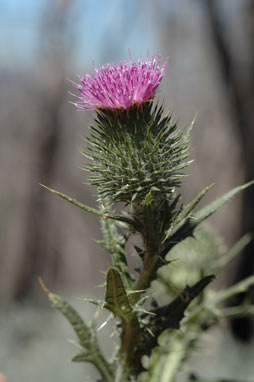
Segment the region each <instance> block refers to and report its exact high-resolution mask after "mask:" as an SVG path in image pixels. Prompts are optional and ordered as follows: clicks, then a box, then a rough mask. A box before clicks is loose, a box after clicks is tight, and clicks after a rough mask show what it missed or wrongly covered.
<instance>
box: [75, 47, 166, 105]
mask: <svg viewBox="0 0 254 382" xmlns="http://www.w3.org/2000/svg"><path fill="white" fill-rule="evenodd" d="M166 66H167V61H166V62H165V63H164V65H163V66H162V67H161V57H160V56H159V55H154V56H152V58H151V59H150V58H149V54H148V55H147V60H146V61H141V60H140V59H139V60H138V62H137V63H136V62H134V61H133V60H132V58H131V55H130V58H129V62H127V61H126V60H125V61H124V62H120V65H118V66H116V65H115V64H113V63H112V64H106V65H103V66H101V67H98V68H97V67H96V66H95V65H94V71H95V73H94V74H91V75H90V74H88V73H85V75H84V76H78V77H79V80H80V82H81V84H78V83H76V82H73V81H71V82H72V84H73V85H74V86H75V87H76V88H77V89H78V90H79V92H80V95H75V94H72V93H70V94H71V95H73V96H74V97H76V98H77V99H78V101H77V102H72V103H73V104H74V105H75V106H76V107H77V108H78V109H125V110H127V109H129V108H130V107H131V106H133V105H138V106H139V105H141V104H142V103H143V102H145V101H148V100H150V99H151V98H152V97H153V96H154V94H155V91H156V89H157V87H158V86H159V84H160V82H161V80H162V78H163V76H164V74H165V71H166Z"/></svg>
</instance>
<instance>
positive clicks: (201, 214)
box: [167, 181, 254, 252]
mask: <svg viewBox="0 0 254 382" xmlns="http://www.w3.org/2000/svg"><path fill="white" fill-rule="evenodd" d="M252 185H254V181H251V182H249V183H246V184H244V185H242V186H238V187H235V188H233V189H232V190H230V191H229V192H227V193H226V194H224V195H223V196H221V197H219V198H217V199H216V200H215V201H213V202H212V203H210V204H209V205H207V206H205V207H204V208H202V209H201V210H199V211H198V212H196V213H195V214H194V215H193V217H187V218H185V219H184V220H183V221H181V223H180V224H179V225H178V226H177V227H176V228H175V229H174V230H173V232H171V234H170V235H169V236H168V239H167V242H168V243H170V244H171V245H170V247H167V252H168V251H169V249H170V248H171V247H172V246H173V245H174V244H176V243H178V242H179V241H180V240H183V239H185V238H186V237H188V236H191V235H192V234H193V231H194V229H195V228H196V227H197V226H198V225H199V224H200V223H202V222H203V221H204V220H205V219H207V218H208V217H209V216H211V215H212V214H214V213H215V212H216V211H218V210H219V209H220V208H221V207H222V206H223V205H224V204H225V203H227V202H228V201H229V200H230V199H232V198H233V197H234V196H235V195H237V194H238V193H239V192H240V191H243V190H244V189H245V188H247V187H250V186H252Z"/></svg>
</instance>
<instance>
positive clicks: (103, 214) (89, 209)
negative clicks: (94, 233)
mask: <svg viewBox="0 0 254 382" xmlns="http://www.w3.org/2000/svg"><path fill="white" fill-rule="evenodd" d="M41 186H42V187H44V188H46V190H49V191H51V192H52V193H53V194H56V195H57V196H60V198H62V199H64V200H66V201H67V202H69V203H71V204H73V205H74V206H76V207H78V208H81V209H82V210H84V211H86V212H90V213H91V214H94V215H97V216H100V217H101V218H104V219H113V220H119V221H122V222H124V223H128V224H133V221H132V219H130V218H128V217H126V216H118V215H110V214H108V213H106V212H103V211H99V210H97V209H95V208H92V207H89V206H86V205H85V204H83V203H80V202H78V201H77V200H76V199H73V198H71V197H70V196H68V195H65V194H63V193H61V192H59V191H56V190H53V189H52V188H49V187H47V186H45V185H44V184H41Z"/></svg>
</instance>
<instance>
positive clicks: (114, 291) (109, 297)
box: [105, 267, 136, 324]
mask: <svg viewBox="0 0 254 382" xmlns="http://www.w3.org/2000/svg"><path fill="white" fill-rule="evenodd" d="M105 300H106V304H105V308H107V309H108V310H110V311H111V312H112V313H114V315H115V316H116V317H119V318H121V319H122V320H123V321H124V322H125V323H127V324H130V323H131V322H132V321H133V319H135V318H136V313H135V312H133V310H132V307H131V305H130V302H129V298H128V295H127V293H126V290H125V288H124V285H123V282H122V279H121V276H120V273H119V272H118V270H117V269H116V268H113V267H110V268H109V269H108V272H107V286H106V296H105Z"/></svg>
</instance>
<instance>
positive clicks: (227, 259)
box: [210, 234, 253, 273]
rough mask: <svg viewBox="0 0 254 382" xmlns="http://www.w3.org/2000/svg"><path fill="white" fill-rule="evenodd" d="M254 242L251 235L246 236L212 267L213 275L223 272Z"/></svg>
mask: <svg viewBox="0 0 254 382" xmlns="http://www.w3.org/2000/svg"><path fill="white" fill-rule="evenodd" d="M252 240H253V237H252V236H251V235H250V234H246V235H244V236H243V237H242V238H241V239H240V240H238V241H237V243H236V244H235V245H234V246H233V247H232V248H231V249H230V250H229V251H228V252H227V253H226V254H225V255H223V256H220V257H219V258H218V259H217V260H216V261H215V262H214V263H213V264H212V265H211V266H210V270H211V272H213V273H218V272H220V271H221V270H223V269H224V268H225V267H226V266H227V265H228V264H229V263H230V262H231V261H232V260H234V259H235V257H236V256H238V255H239V254H240V253H241V252H242V251H243V249H244V248H245V247H246V246H247V245H248V244H249V243H250V242H251V241H252Z"/></svg>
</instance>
